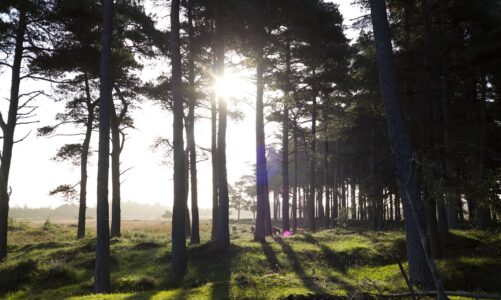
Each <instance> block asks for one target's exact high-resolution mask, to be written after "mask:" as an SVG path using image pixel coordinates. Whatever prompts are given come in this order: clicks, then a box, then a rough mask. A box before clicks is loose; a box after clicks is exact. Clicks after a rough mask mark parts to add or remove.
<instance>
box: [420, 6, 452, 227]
mask: <svg viewBox="0 0 501 300" xmlns="http://www.w3.org/2000/svg"><path fill="white" fill-rule="evenodd" d="M422 5H423V19H424V20H423V23H424V35H425V38H424V41H425V69H426V71H427V76H425V78H426V85H427V88H426V89H427V97H428V101H429V103H430V106H431V112H432V114H431V116H432V122H431V124H433V125H432V126H431V131H432V132H431V134H432V147H433V152H434V155H433V159H434V165H435V168H436V170H435V172H431V174H430V176H431V178H427V180H431V182H432V183H435V182H436V184H432V185H431V187H432V191H430V197H433V198H434V199H435V200H434V201H433V202H436V213H437V214H436V216H434V217H433V218H438V219H437V230H438V232H440V233H442V234H444V233H447V232H448V231H449V228H448V226H447V218H446V212H445V203H444V193H443V184H444V178H443V175H435V174H436V173H438V174H445V173H446V169H445V168H446V166H445V154H444V112H443V95H442V89H441V86H442V82H441V81H442V70H441V67H440V64H441V57H440V54H439V53H440V43H441V42H440V37H439V36H438V33H437V30H436V29H434V28H432V25H431V20H430V17H431V16H432V12H431V10H430V9H429V7H428V0H423V1H422ZM436 177H438V178H436ZM431 206H432V204H430V208H431V209H432V210H435V208H432V207H431ZM431 214H432V213H430V217H431ZM432 222H434V221H433V220H432Z"/></svg>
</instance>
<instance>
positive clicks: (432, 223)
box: [424, 185, 442, 259]
mask: <svg viewBox="0 0 501 300" xmlns="http://www.w3.org/2000/svg"><path fill="white" fill-rule="evenodd" d="M430 193H432V191H431V188H430V187H429V185H427V186H426V187H425V190H424V199H425V203H428V209H427V211H428V228H429V234H430V246H431V253H432V255H433V258H435V259H442V246H441V244H440V236H439V234H438V224H437V203H436V202H435V199H434V198H433V197H432V196H430Z"/></svg>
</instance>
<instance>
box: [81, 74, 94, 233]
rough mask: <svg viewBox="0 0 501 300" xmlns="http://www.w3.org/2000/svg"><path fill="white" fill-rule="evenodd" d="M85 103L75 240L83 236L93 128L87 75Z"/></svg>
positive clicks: (92, 103)
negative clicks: (85, 120) (85, 112)
mask: <svg viewBox="0 0 501 300" xmlns="http://www.w3.org/2000/svg"><path fill="white" fill-rule="evenodd" d="M85 95H86V99H85V103H86V105H87V122H86V123H85V138H84V141H83V143H82V154H81V156H80V201H79V208H78V226H77V238H78V239H80V238H83V237H84V236H85V219H86V217H85V215H86V210H87V162H88V158H89V148H90V139H91V137H92V129H93V126H94V108H95V104H94V102H93V101H92V98H91V96H90V87H89V80H88V77H87V73H85Z"/></svg>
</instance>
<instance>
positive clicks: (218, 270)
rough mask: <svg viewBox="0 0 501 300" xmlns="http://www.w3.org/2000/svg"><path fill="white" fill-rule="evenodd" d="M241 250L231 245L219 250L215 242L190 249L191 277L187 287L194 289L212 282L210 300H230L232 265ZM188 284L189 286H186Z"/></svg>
mask: <svg viewBox="0 0 501 300" xmlns="http://www.w3.org/2000/svg"><path fill="white" fill-rule="evenodd" d="M240 250H241V249H240V248H239V247H237V246H235V245H230V247H229V248H228V249H219V248H218V247H217V246H216V244H215V243H214V242H208V243H205V244H201V245H198V246H195V247H192V248H191V249H190V254H189V257H190V269H191V271H190V273H191V276H190V277H189V278H188V281H190V282H185V287H187V288H193V287H196V286H199V285H200V284H204V279H206V280H207V281H205V283H208V282H212V289H211V291H210V299H229V298H230V288H231V263H232V260H233V258H234V256H235V255H237V253H238V252H239V251H240ZM186 284H188V285H189V286H186Z"/></svg>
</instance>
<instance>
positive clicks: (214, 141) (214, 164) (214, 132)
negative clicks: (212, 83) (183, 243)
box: [210, 93, 219, 241]
mask: <svg viewBox="0 0 501 300" xmlns="http://www.w3.org/2000/svg"><path fill="white" fill-rule="evenodd" d="M210 110H211V163H212V229H211V240H213V241H214V240H216V228H217V212H218V210H219V200H218V188H217V99H216V96H215V93H213V94H212V95H211V104H210Z"/></svg>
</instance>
